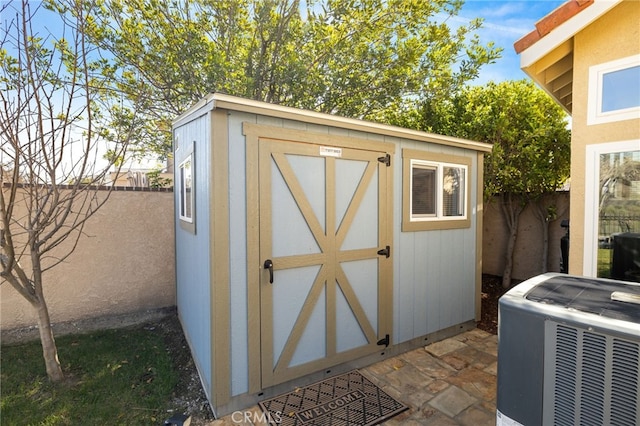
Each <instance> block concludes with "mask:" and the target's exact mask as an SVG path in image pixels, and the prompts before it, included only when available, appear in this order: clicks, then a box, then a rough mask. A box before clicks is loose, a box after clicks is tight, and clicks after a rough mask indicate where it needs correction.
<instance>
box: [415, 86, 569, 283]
mask: <svg viewBox="0 0 640 426" xmlns="http://www.w3.org/2000/svg"><path fill="white" fill-rule="evenodd" d="M406 120H407V123H406V124H410V125H411V124H412V125H414V126H417V127H419V128H421V129H423V130H427V131H432V132H437V133H443V134H447V135H451V136H458V137H462V138H468V139H473V140H477V141H481V142H488V143H491V144H493V149H492V151H491V154H490V155H488V156H487V157H486V160H485V170H484V177H485V181H484V195H485V198H486V199H487V200H489V199H491V198H492V197H493V196H496V195H499V196H500V200H501V203H500V206H501V210H502V212H503V214H504V217H505V220H506V224H507V227H508V230H509V239H508V243H507V248H506V253H505V260H506V262H505V269H504V273H503V282H502V284H503V287H505V288H509V287H510V286H511V274H512V269H513V252H514V249H515V244H516V239H517V236H518V223H519V218H520V214H521V213H522V211H523V210H524V208H525V206H526V205H527V204H528V203H533V206H534V208H535V211H536V212H537V213H536V215H537V217H538V218H539V220H540V221H541V223H542V225H543V232H544V235H546V236H547V237H546V239H545V242H544V247H543V250H544V252H545V253H546V251H547V247H548V223H549V221H550V220H553V219H554V218H555V217H556V216H557V215H556V211H555V209H556V207H555V206H553V205H551V204H549V201H548V200H549V197H548V194H550V193H553V192H554V191H556V190H557V189H558V188H559V187H561V186H562V184H563V183H564V182H566V180H567V179H568V177H569V170H570V166H569V165H570V157H571V155H570V147H571V134H570V131H569V130H568V128H567V118H566V114H565V113H564V111H563V110H562V109H561V108H560V107H559V106H558V105H557V104H556V103H555V102H553V100H552V99H551V98H550V97H549V96H548V95H547V94H546V93H544V92H543V91H542V90H541V89H538V88H537V87H535V86H534V85H533V83H531V82H528V81H525V80H522V81H505V82H502V83H493V82H492V83H489V84H487V85H486V86H483V87H466V88H465V89H464V90H462V91H461V92H460V93H458V94H456V95H455V96H454V97H453V98H451V99H449V100H443V101H438V100H429V101H428V102H425V103H424V104H423V105H422V107H421V108H420V109H419V110H418V111H414V112H413V114H411V115H408V116H407V118H406ZM543 258H544V259H543V266H542V270H543V272H544V271H546V265H547V262H546V255H544V256H543Z"/></svg>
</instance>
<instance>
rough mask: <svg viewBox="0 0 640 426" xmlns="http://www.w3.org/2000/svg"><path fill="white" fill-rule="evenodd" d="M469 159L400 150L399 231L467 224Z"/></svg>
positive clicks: (468, 224)
mask: <svg viewBox="0 0 640 426" xmlns="http://www.w3.org/2000/svg"><path fill="white" fill-rule="evenodd" d="M470 166H471V160H470V159H469V158H465V157H458V156H448V155H444V154H436V153H428V152H422V151H415V150H403V178H404V179H403V180H404V183H403V198H404V199H403V223H402V229H403V231H418V230H429V229H447V228H463V227H469V226H470V219H469V203H470V199H469V189H468V186H469V170H470Z"/></svg>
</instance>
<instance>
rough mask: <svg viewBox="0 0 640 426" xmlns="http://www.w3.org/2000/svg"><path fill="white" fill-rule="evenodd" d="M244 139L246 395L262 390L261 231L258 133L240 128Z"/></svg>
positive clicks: (245, 125)
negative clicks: (245, 181) (247, 376)
mask: <svg viewBox="0 0 640 426" xmlns="http://www.w3.org/2000/svg"><path fill="white" fill-rule="evenodd" d="M243 133H244V135H245V137H246V142H245V143H246V145H245V150H246V154H245V159H246V171H245V173H246V180H247V193H246V198H247V316H248V318H247V328H248V330H247V334H248V338H249V341H248V347H247V351H248V360H249V393H256V392H259V391H260V390H261V389H262V380H261V377H260V375H261V373H260V372H261V366H260V362H261V361H260V275H261V272H262V270H261V269H260V268H261V265H260V247H259V243H260V228H259V226H258V225H259V222H258V221H259V208H260V202H259V191H260V188H259V176H258V133H255V132H251V131H250V130H248V129H247V123H245V124H244V126H243Z"/></svg>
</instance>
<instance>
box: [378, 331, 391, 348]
mask: <svg viewBox="0 0 640 426" xmlns="http://www.w3.org/2000/svg"><path fill="white" fill-rule="evenodd" d="M389 342H390V340H389V335H388V334H387V335H385V336H384V339H380V340H378V346H382V345H384V347H385V348H388V347H389Z"/></svg>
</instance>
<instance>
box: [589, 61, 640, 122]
mask: <svg viewBox="0 0 640 426" xmlns="http://www.w3.org/2000/svg"><path fill="white" fill-rule="evenodd" d="M637 118H640V55H635V56H630V57H628V58H622V59H618V60H616V61H612V62H607V63H604V64H600V65H594V66H592V67H590V68H589V95H588V115H587V124H589V125H592V124H600V123H609V122H614V121H622V120H631V119H637Z"/></svg>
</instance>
